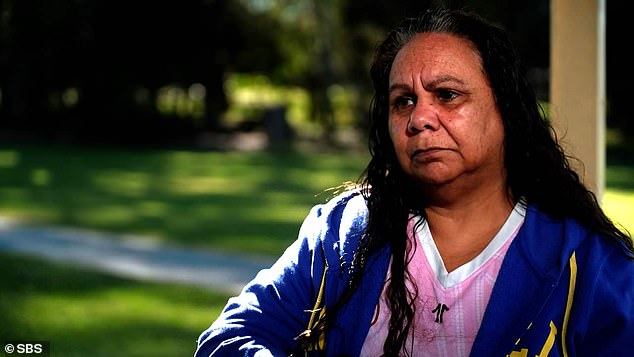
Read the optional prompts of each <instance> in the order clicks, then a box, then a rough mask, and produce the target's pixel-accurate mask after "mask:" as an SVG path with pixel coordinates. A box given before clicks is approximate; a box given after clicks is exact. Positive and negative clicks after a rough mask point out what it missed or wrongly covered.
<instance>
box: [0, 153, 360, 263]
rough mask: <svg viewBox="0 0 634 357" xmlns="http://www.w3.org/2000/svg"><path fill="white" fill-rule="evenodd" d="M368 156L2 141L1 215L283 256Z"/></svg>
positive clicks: (0, 159)
mask: <svg viewBox="0 0 634 357" xmlns="http://www.w3.org/2000/svg"><path fill="white" fill-rule="evenodd" d="M365 164H366V158H365V156H363V155H361V154H349V153H348V154H347V153H316V154H303V153H299V152H291V151H288V152H277V153H272V152H259V153H220V152H199V151H177V150H127V149H118V148H95V147H72V146H55V145H47V146H43V145H9V144H4V145H3V146H0V196H1V197H3V200H2V201H1V202H0V213H2V214H8V215H13V216H18V217H25V218H28V219H32V220H34V221H36V222H42V223H49V224H59V225H69V226H78V227H87V228H94V229H100V230H105V231H110V232H115V233H134V234H148V235H153V236H157V237H159V238H161V239H164V240H169V241H173V242H177V243H180V244H187V245H195V246H201V247H213V248H223V249H231V250H246V251H252V252H254V253H267V254H271V255H278V254H280V253H281V252H282V251H283V249H284V248H286V246H288V245H289V244H290V242H292V241H293V240H294V239H295V238H296V235H297V231H298V229H299V225H300V224H301V221H302V219H303V218H304V217H305V215H306V214H307V213H308V211H309V209H310V208H311V207H312V206H313V205H315V204H317V203H321V202H324V201H326V200H327V198H328V197H329V196H328V194H322V195H320V193H321V192H323V190H324V189H327V188H329V187H333V186H337V185H340V184H341V183H343V182H344V181H354V180H356V179H357V178H358V176H359V174H360V173H361V171H362V169H363V167H364V166H365Z"/></svg>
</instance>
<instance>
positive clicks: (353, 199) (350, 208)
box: [299, 189, 368, 259]
mask: <svg viewBox="0 0 634 357" xmlns="http://www.w3.org/2000/svg"><path fill="white" fill-rule="evenodd" d="M367 216H368V209H367V205H366V201H365V198H364V197H363V195H362V194H361V192H360V191H359V190H357V189H354V190H348V191H345V192H343V193H340V194H338V195H336V196H335V197H332V198H330V199H329V200H328V201H326V202H325V203H322V204H318V205H315V206H314V207H313V208H312V209H311V210H310V213H309V214H308V216H307V217H306V219H305V220H304V222H303V223H302V226H301V228H300V234H299V235H300V238H301V239H308V240H309V241H312V244H314V245H315V246H322V247H324V248H325V249H326V251H327V252H332V251H333V250H334V251H335V252H336V254H335V256H337V259H343V257H344V256H348V254H347V253H346V251H348V250H350V249H351V247H356V245H357V244H358V241H359V239H360V238H361V236H362V235H363V233H364V231H365V227H366V223H367ZM327 255H330V254H328V253H327ZM331 257H332V259H334V256H331Z"/></svg>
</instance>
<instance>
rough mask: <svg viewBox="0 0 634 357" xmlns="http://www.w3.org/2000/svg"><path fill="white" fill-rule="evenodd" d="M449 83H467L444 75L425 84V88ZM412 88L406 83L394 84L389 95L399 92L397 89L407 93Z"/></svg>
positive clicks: (389, 90)
mask: <svg viewBox="0 0 634 357" xmlns="http://www.w3.org/2000/svg"><path fill="white" fill-rule="evenodd" d="M447 82H455V83H458V84H461V85H464V84H465V82H464V81H462V80H461V79H458V78H456V77H454V76H451V75H444V76H440V77H438V78H435V79H433V80H431V81H429V82H426V83H423V86H424V87H425V88H435V87H437V86H438V85H440V84H442V83H447ZM411 88H412V87H411V86H410V85H408V84H405V83H394V84H392V85H391V86H390V88H389V89H388V93H392V92H393V91H395V90H397V89H401V90H405V91H411V90H412V89H411Z"/></svg>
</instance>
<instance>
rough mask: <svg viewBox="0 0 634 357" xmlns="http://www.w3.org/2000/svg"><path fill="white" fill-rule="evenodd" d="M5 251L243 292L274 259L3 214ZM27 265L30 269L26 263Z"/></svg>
mask: <svg viewBox="0 0 634 357" xmlns="http://www.w3.org/2000/svg"><path fill="white" fill-rule="evenodd" d="M0 250H4V251H11V252H16V253H22V254H28V255H32V256H38V257H41V258H45V259H48V260H53V261H58V262H64V263H71V264H76V265H79V266H84V267H89V268H93V269H98V270H100V271H104V272H108V273H111V274H114V275H117V276H121V277H127V278H133V279H141V280H146V281H154V282H171V283H180V284H187V285H191V286H197V287H203V288H211V289H214V290H216V291H221V292H225V293H229V294H236V293H238V292H239V291H240V290H241V288H242V287H243V286H244V284H246V283H247V282H248V281H250V280H251V279H252V278H253V277H255V275H256V274H257V272H258V271H259V270H261V269H263V268H266V267H268V266H270V265H271V264H272V263H273V261H274V258H266V257H253V256H249V257H247V256H239V255H233V254H227V253H224V252H222V253H221V252H213V251H208V250H194V249H190V248H183V247H176V246H169V245H166V244H164V243H159V242H157V241H154V240H150V239H147V238H141V237H134V236H123V237H116V236H114V235H112V234H107V233H103V232H96V231H90V230H85V229H76V228H63V227H42V226H33V225H28V224H24V223H20V222H18V221H14V220H11V219H8V218H4V217H0ZM25 269H28V267H25Z"/></svg>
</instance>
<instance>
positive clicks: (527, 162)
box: [318, 9, 634, 356]
mask: <svg viewBox="0 0 634 357" xmlns="http://www.w3.org/2000/svg"><path fill="white" fill-rule="evenodd" d="M425 32H434V33H447V34H451V35H454V36H457V37H460V38H463V39H466V40H468V41H470V42H471V43H473V45H474V46H475V48H476V49H477V51H478V53H479V55H480V58H481V60H482V69H483V71H484V72H485V74H486V76H487V78H488V80H489V84H490V86H491V88H492V90H493V94H494V97H495V101H496V104H497V106H498V109H499V112H500V114H501V117H502V120H503V122H504V133H505V135H504V153H505V158H504V163H505V167H506V172H507V176H506V184H507V186H508V188H509V191H510V193H511V198H512V199H513V200H514V201H515V202H517V201H518V200H519V199H520V198H524V199H525V200H526V203H527V204H533V205H536V206H537V207H538V208H539V209H540V210H541V211H543V212H545V213H546V214H548V215H550V216H552V217H554V218H559V219H563V218H573V219H576V220H577V221H579V222H580V223H581V224H583V225H584V226H586V227H587V228H588V229H590V230H592V231H594V232H597V233H600V234H601V235H602V236H603V237H605V238H606V239H611V240H616V241H618V242H619V243H621V244H622V245H623V246H624V249H623V252H624V254H626V255H628V256H630V257H632V256H634V247H633V246H632V240H631V239H630V237H629V235H628V234H626V233H625V232H623V231H621V230H619V229H618V228H617V227H615V225H614V224H613V223H612V222H611V221H610V219H609V218H608V217H607V216H606V215H605V213H604V212H603V211H602V209H601V207H600V206H599V204H598V202H597V199H596V197H595V195H594V194H593V193H592V192H591V191H589V190H588V189H587V188H586V187H585V186H584V184H583V183H582V182H581V180H580V178H579V176H578V174H577V173H575V171H574V170H573V169H572V168H571V166H570V163H569V160H572V159H573V158H571V157H569V156H568V155H567V154H566V153H565V152H564V150H563V149H562V147H561V146H560V145H559V144H558V142H557V137H556V135H555V132H554V130H553V128H552V126H551V125H550V123H549V122H548V120H547V119H546V118H545V116H544V114H543V111H542V110H541V107H540V106H539V105H538V103H537V99H536V96H535V93H534V90H533V88H532V87H531V85H530V84H529V82H528V80H527V78H526V76H525V69H524V67H523V65H522V63H521V60H520V57H519V55H518V53H517V52H516V50H515V48H514V47H513V45H512V43H511V41H510V40H509V38H508V36H507V34H506V32H505V31H504V30H503V29H501V28H499V27H497V26H495V25H493V24H491V23H489V22H487V21H486V20H484V19H483V18H481V17H480V16H478V15H477V14H474V13H471V12H468V11H464V10H447V9H436V10H429V11H427V12H425V13H422V14H420V15H419V16H418V17H415V18H408V19H405V20H404V21H403V22H402V23H401V24H400V25H399V26H398V27H397V28H396V29H395V30H393V31H391V32H390V33H389V34H388V35H387V37H386V39H385V40H384V41H383V42H382V43H381V44H380V45H379V47H378V48H377V51H376V53H375V57H374V61H373V63H372V67H371V70H370V75H371V77H372V81H373V85H374V91H375V94H374V98H373V101H372V104H371V107H370V136H369V146H370V153H371V160H370V162H369V164H368V166H367V168H366V170H365V172H364V174H363V176H362V178H361V179H360V182H359V186H360V187H361V192H362V194H363V196H364V198H365V200H366V201H367V205H368V209H369V217H368V225H367V228H366V231H365V234H364V236H363V238H362V240H361V243H360V246H359V248H358V250H357V253H356V255H355V257H354V259H353V264H352V269H351V278H350V281H349V284H348V286H347V289H346V292H345V293H344V294H343V296H342V297H341V298H340V299H339V302H338V303H337V304H336V305H335V306H333V307H332V308H330V307H329V310H328V313H327V314H326V315H327V316H326V317H325V319H324V320H323V321H322V322H321V323H320V324H318V328H320V329H322V330H323V329H325V328H327V327H328V325H329V324H330V323H332V321H333V320H334V319H335V316H333V315H336V311H337V309H338V308H339V307H340V306H341V305H343V304H345V302H346V301H347V300H348V299H349V297H350V296H351V295H352V294H353V293H354V291H355V290H356V288H357V286H358V284H359V282H360V280H361V278H362V276H363V273H364V272H363V271H364V269H363V268H364V262H365V261H366V260H367V258H368V256H370V255H371V254H373V253H374V252H375V251H376V250H377V249H379V248H381V247H383V246H385V245H389V246H390V249H391V253H392V263H391V267H390V268H391V278H390V280H389V282H388V286H387V297H388V304H389V306H390V312H391V317H390V322H389V333H388V336H387V339H386V341H385V344H384V346H383V352H384V355H385V356H397V355H399V354H400V353H401V352H402V350H403V347H404V345H405V343H406V341H407V339H408V336H409V331H410V327H411V325H412V323H413V317H414V313H415V311H414V310H413V307H412V306H413V304H412V301H413V299H414V298H415V295H416V291H408V289H407V287H406V284H405V282H406V281H407V280H408V279H409V274H408V272H407V259H406V255H407V249H408V247H407V242H408V238H407V223H408V219H409V215H410V214H411V213H415V214H420V215H423V208H424V207H425V198H424V197H423V196H422V195H421V194H417V192H419V190H418V189H417V188H416V186H415V184H414V182H413V181H412V179H410V178H409V177H408V176H407V175H405V173H404V172H403V170H402V169H401V167H400V165H399V163H398V160H397V157H396V153H395V151H394V146H393V143H392V140H391V139H390V136H389V131H388V109H389V105H388V100H389V99H388V98H389V93H388V89H389V74H390V70H391V67H392V62H393V61H394V58H395V57H396V54H397V53H398V52H399V50H400V49H401V48H402V47H403V46H404V45H405V44H406V43H407V42H408V41H410V40H411V39H412V37H413V36H414V35H416V34H419V33H425Z"/></svg>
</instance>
